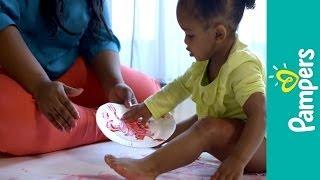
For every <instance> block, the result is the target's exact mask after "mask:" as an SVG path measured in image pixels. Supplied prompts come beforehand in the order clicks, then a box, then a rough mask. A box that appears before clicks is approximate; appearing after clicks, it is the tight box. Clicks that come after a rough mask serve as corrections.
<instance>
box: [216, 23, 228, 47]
mask: <svg viewBox="0 0 320 180" xmlns="http://www.w3.org/2000/svg"><path fill="white" fill-rule="evenodd" d="M215 37H216V41H217V43H221V42H223V41H224V40H225V39H226V37H227V28H226V26H225V25H223V24H218V25H217V26H216V27H215Z"/></svg>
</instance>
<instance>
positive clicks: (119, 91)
mask: <svg viewBox="0 0 320 180" xmlns="http://www.w3.org/2000/svg"><path fill="white" fill-rule="evenodd" d="M92 66H93V69H94V71H95V73H96V74H97V76H98V78H99V80H100V82H101V84H102V87H103V89H104V90H105V92H106V96H107V98H108V99H109V101H111V102H117V103H124V104H125V105H126V106H127V107H130V106H131V105H132V104H135V103H137V100H136V98H135V96H134V94H133V91H132V90H131V88H130V87H129V86H127V85H126V84H125V83H124V81H123V78H122V75H121V70H120V60H119V54H118V53H117V52H114V51H106V50H105V51H101V52H100V53H98V54H97V55H96V56H95V57H94V58H93V60H92Z"/></svg>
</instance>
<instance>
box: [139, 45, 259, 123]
mask: <svg viewBox="0 0 320 180" xmlns="http://www.w3.org/2000/svg"><path fill="white" fill-rule="evenodd" d="M208 62H209V61H208V60H205V61H196V62H194V63H193V64H192V65H191V67H190V68H189V69H188V70H187V71H186V72H185V73H184V74H183V75H182V76H180V77H178V78H177V79H175V80H174V81H173V82H171V83H169V84H168V85H166V86H165V87H164V88H162V89H161V91H159V92H158V93H157V94H155V95H153V96H151V97H149V98H148V99H146V100H145V104H146V106H147V107H148V109H149V110H150V111H151V113H152V115H153V117H154V118H159V117H161V116H162V115H164V114H166V113H167V112H170V111H171V110H172V109H174V108H175V107H176V106H177V105H178V104H179V103H181V102H182V101H183V100H185V99H186V98H188V97H189V96H191V99H192V100H193V101H194V102H195V103H196V112H197V115H198V118H204V117H212V118H237V119H242V120H246V119H247V118H246V115H245V113H244V112H243V109H242V106H243V105H244V103H245V102H246V101H247V99H248V98H249V97H250V95H252V94H253V93H256V92H262V93H265V81H264V80H265V79H264V70H263V66H262V65H261V62H260V60H259V59H258V57H257V56H255V55H254V54H252V53H251V52H250V51H249V50H248V49H247V46H246V45H245V44H243V43H241V42H240V41H239V40H238V39H237V40H236V41H235V43H234V46H233V47H232V49H231V51H230V54H229V57H228V59H227V61H226V62H225V63H224V64H223V66H222V67H221V69H220V71H219V74H218V75H217V77H216V78H215V79H214V80H213V81H212V82H211V83H207V77H206V67H207V64H208Z"/></svg>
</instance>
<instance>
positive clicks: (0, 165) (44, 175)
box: [0, 142, 265, 180]
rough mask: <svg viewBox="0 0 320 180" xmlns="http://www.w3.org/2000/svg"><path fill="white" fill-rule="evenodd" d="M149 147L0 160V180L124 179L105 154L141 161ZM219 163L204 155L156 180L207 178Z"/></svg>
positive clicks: (109, 146) (96, 147)
mask: <svg viewBox="0 0 320 180" xmlns="http://www.w3.org/2000/svg"><path fill="white" fill-rule="evenodd" d="M153 151H154V149H151V148H130V147H126V146H122V145H119V144H116V143H114V142H107V143H98V144H93V145H88V146H83V147H78V148H75V149H70V150H64V151H59V152H54V153H48V154H42V155H38V156H28V157H15V158H0V179H1V180H18V179H21V180H22V179H23V180H28V179H60V180H80V179H81V180H83V179H88V180H94V179H95V180H98V179H100V180H101V179H110V180H117V179H123V178H122V177H121V176H119V175H117V173H116V172H114V171H113V170H112V169H110V168H109V167H108V166H107V165H106V164H105V162H104V160H103V157H104V155H105V154H112V155H114V156H116V157H132V158H141V157H144V156H145V155H148V154H149V153H151V152H153ZM219 164H220V162H219V161H218V160H216V159H215V158H213V157H212V156H210V155H209V154H206V153H203V154H202V155H201V157H200V158H199V160H197V161H195V162H194V163H192V164H190V165H188V166H186V167H183V168H179V169H177V170H174V171H171V172H168V173H165V174H163V175H161V176H159V177H158V178H157V180H158V179H159V180H164V179H190V180H197V179H199V180H200V179H210V176H211V175H212V174H213V173H214V172H215V171H216V169H217V168H218V166H219ZM245 179H246V180H249V179H250V180H252V179H255V180H260V179H261V180H262V179H265V178H264V177H263V176H256V175H246V176H245Z"/></svg>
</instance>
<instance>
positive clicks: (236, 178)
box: [211, 156, 245, 180]
mask: <svg viewBox="0 0 320 180" xmlns="http://www.w3.org/2000/svg"><path fill="white" fill-rule="evenodd" d="M244 167H245V164H244V163H243V162H242V161H241V160H239V159H237V158H235V157H233V156H229V157H228V158H227V159H225V160H224V161H223V162H222V164H221V165H220V167H219V169H218V170H217V172H216V173H215V174H214V175H213V176H212V178H211V179H212V180H220V179H223V180H240V179H241V178H242V176H243V171H244Z"/></svg>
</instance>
